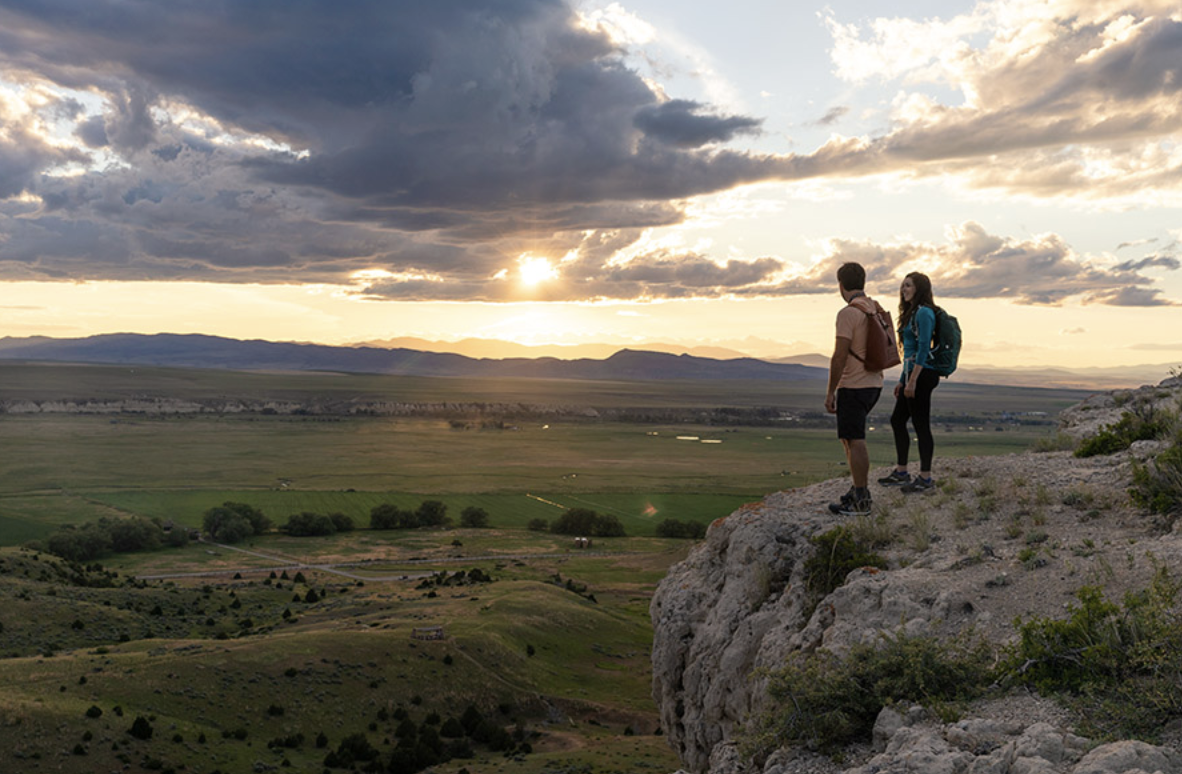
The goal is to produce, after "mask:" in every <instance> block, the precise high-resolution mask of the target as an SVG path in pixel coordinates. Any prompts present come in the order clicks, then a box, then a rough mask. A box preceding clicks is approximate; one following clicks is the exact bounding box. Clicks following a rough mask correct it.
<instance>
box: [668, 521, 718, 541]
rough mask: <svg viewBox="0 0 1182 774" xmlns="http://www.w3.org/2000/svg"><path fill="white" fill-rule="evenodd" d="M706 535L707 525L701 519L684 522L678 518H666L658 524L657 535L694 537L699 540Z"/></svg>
mask: <svg viewBox="0 0 1182 774" xmlns="http://www.w3.org/2000/svg"><path fill="white" fill-rule="evenodd" d="M705 536H706V525H705V524H703V523H702V522H700V521H684V522H683V521H678V520H677V519H665V520H664V521H662V522H661V523H660V524H658V525H657V537H668V538H694V539H695V540H697V539H701V538H704V537H705Z"/></svg>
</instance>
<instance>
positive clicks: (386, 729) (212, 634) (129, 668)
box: [0, 543, 684, 774]
mask: <svg viewBox="0 0 1182 774" xmlns="http://www.w3.org/2000/svg"><path fill="white" fill-rule="evenodd" d="M202 550H204V549H203V548H201V547H199V546H193V547H191V548H189V549H185V551H189V552H200V551H202ZM683 550H684V549H680V548H679V547H677V546H675V545H672V544H668V543H667V544H665V545H664V546H663V549H662V551H661V552H659V553H650V554H646V555H643V556H637V555H629V556H619V557H616V558H602V557H594V558H588V557H576V558H572V559H569V560H565V559H562V560H542V559H539V560H527V561H521V560H514V561H512V562H505V563H502V564H491V563H485V564H484V567H483V569H484V571H486V572H487V573H488V574H489V575H490V576H491V577H492V578H493V581H492V582H490V583H475V584H469V585H459V584H457V583H449V584H447V585H439V586H431V587H430V588H421V587H417V586H416V585H415V584H413V583H376V582H371V583H359V582H342V581H341V580H340V579H334V578H332V577H331V576H325V575H318V574H316V573H314V572H311V571H308V572H305V576H306V580H307V583H297V582H295V581H294V580H292V579H291V578H290V577H289V578H287V579H284V578H282V577H276V578H274V579H273V578H271V577H269V576H268V577H264V578H253V579H249V580H228V579H222V580H217V581H211V582H194V583H181V584H177V583H173V582H157V583H147V584H142V583H140V584H131V583H129V581H128V579H127V577H126V576H125V575H123V574H119V575H115V576H113V575H112V572H111V571H110V570H109V569H107V570H104V571H98V570H96V569H93V568H92V570H90V571H86V570H83V569H81V568H71V567H68V566H67V565H64V564H63V563H61V562H58V561H57V560H55V559H52V558H50V557H47V556H44V555H42V556H37V555H34V554H31V553H29V552H23V551H14V550H8V551H5V552H3V553H0V594H2V596H3V600H4V604H3V607H2V609H3V613H0V626H2V627H3V628H2V630H0V653H2V655H3V656H4V658H3V659H0V696H3V699H0V709H2V711H3V713H4V716H5V721H6V722H5V723H4V724H2V725H0V770H3V771H20V770H26V769H27V767H29V766H34V765H41V766H44V765H52V766H53V767H54V768H55V770H61V771H75V772H93V771H105V770H112V769H118V768H120V767H122V765H123V764H124V763H130V764H131V765H132V770H137V771H138V770H143V769H155V770H166V769H171V770H175V771H179V770H182V769H183V770H186V771H194V772H212V771H214V770H222V771H244V770H249V769H250V768H251V767H253V766H254V765H255V763H256V762H261V763H263V764H266V765H280V764H282V762H283V761H284V760H287V761H288V762H289V763H290V764H291V765H292V766H293V767H294V770H296V771H312V770H320V769H321V763H322V762H323V760H324V758H325V755H326V752H327V751H328V750H329V749H332V748H335V747H336V746H337V745H338V744H339V743H340V742H341V740H342V739H344V738H345V737H347V736H348V735H350V734H355V733H363V734H365V735H366V737H367V738H368V739H369V740H370V742H371V743H372V744H373V745H374V746H375V747H376V748H377V749H378V750H380V751H381V753H382V756H383V759H385V758H386V757H388V756H389V755H390V754H391V750H392V748H393V743H395V742H396V738H395V731H396V727H397V726H398V723H399V721H398V720H397V717H398V716H399V715H400V714H401V713H399V712H398V711H399V710H402V712H403V713H405V714H406V715H408V716H409V717H410V718H411V719H412V720H414V721H415V722H417V723H421V722H423V721H424V720H426V719H427V718H428V717H429V716H430V715H431V714H432V713H436V714H438V715H439V716H440V719H441V720H442V719H446V718H448V717H450V716H459V715H460V714H461V713H462V712H463V711H464V709H465V708H466V707H467V706H468V705H473V706H475V707H476V708H478V709H479V710H480V712H482V713H483V714H484V715H485V716H486V717H487V718H488V719H489V720H490V721H491V722H493V723H495V724H497V725H499V726H502V727H504V728H507V729H515V728H517V727H520V728H521V729H522V731H523V732H524V736H525V738H527V739H530V740H532V741H531V745H530V746H531V747H532V748H533V750H534V752H532V753H530V754H529V755H524V756H521V762H518V763H514V765H513V766H512V770H513V771H521V772H527V774H528V772H537V771H542V770H543V769H545V768H546V767H547V766H548V765H550V766H552V765H554V763H555V761H562V762H563V763H566V764H568V763H571V762H574V761H578V760H586V761H587V762H590V763H593V764H595V765H597V766H607V765H608V763H609V761H611V760H613V759H620V760H629V761H634V762H644V761H645V760H646V759H647V760H651V761H652V767H653V768H654V769H655V770H663V771H669V770H672V769H673V768H676V766H677V762H676V760H675V758H674V757H673V756H672V754H671V753H670V752H669V751H668V750H667V748H666V747H665V745H664V743H663V740H661V739H660V738H659V737H655V736H653V735H652V734H653V732H654V731H655V730H656V726H657V719H656V715H655V710H654V709H653V707H652V702H651V699H650V697H649V693H648V691H649V689H648V684H649V679H648V677H647V675H648V673H649V647H650V643H651V632H650V630H649V625H648V613H647V610H648V598H649V595H650V594H651V591H652V589H653V587H654V586H655V584H656V582H657V580H658V579H659V578H660V577H661V576H662V575H663V573H664V569H665V567H667V566H668V564H669V563H671V562H672V561H675V560H676V559H678V558H679V557H680V556H681V555H683ZM172 553H173V552H168V554H162V555H160V556H159V557H158V560H159V561H161V562H164V563H168V564H171V563H172V562H173V561H174V560H175V556H172V555H169V554H172ZM182 553H183V552H182ZM455 572H456V571H455V570H454V569H450V570H447V573H448V575H449V577H454V574H455ZM567 580H569V581H571V583H570V584H569V585H568V584H566V581H567ZM101 584H111V587H103V586H102V585H101ZM572 588H573V589H574V590H572ZM310 589H311V590H316V591H317V593H318V596H319V597H320V599H319V600H317V601H314V602H307V601H304V599H305V598H306V597H307V594H308V591H309V590H310ZM297 597H298V598H299V601H297ZM428 625H431V626H434V625H440V626H443V627H444V631H445V633H446V639H445V640H443V641H440V642H423V641H417V640H415V639H412V637H411V631H412V629H413V628H414V627H421V626H428ZM88 713H89V714H88ZM99 713H101V714H99ZM137 717H143V718H145V719H146V720H147V722H148V724H149V725H150V726H151V728H152V730H153V733H152V736H151V738H150V739H147V740H144V739H137V738H135V737H134V736H132V735H131V734H130V733H129V732H130V729H131V727H132V724H133V722H134V720H135V719H136V718H137ZM320 734H324V735H325V737H327V740H328V747H327V748H318V747H317V746H316V744H315V740H316V738H317V736H318V735H320ZM300 735H302V736H300ZM296 737H299V738H301V739H302V741H301V742H299V743H298V744H294V745H292V746H289V747H284V746H276V747H273V748H271V749H268V742H272V741H274V740H281V739H287V740H289V741H292V740H294V738H296ZM474 751H475V754H476V755H477V759H476V761H475V762H474V761H473V760H466V761H455V762H453V763H452V764H447V765H444V766H441V767H437V769H436V770H437V771H441V772H455V771H458V770H459V769H460V768H461V767H463V766H464V765H467V766H468V767H470V768H471V770H479V771H490V770H496V768H494V767H493V766H494V763H495V764H496V766H500V765H501V764H503V763H507V762H509V761H507V760H506V759H505V758H504V757H503V756H502V755H500V754H499V753H490V752H489V751H488V750H487V749H482V747H481V745H479V744H476V745H474ZM481 760H483V761H484V762H483V763H480V761H481ZM477 763H480V765H476V764H477ZM157 764H158V766H157ZM612 768H614V766H612ZM642 768H643V767H642ZM631 770H636V769H631Z"/></svg>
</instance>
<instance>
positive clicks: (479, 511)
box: [460, 505, 489, 529]
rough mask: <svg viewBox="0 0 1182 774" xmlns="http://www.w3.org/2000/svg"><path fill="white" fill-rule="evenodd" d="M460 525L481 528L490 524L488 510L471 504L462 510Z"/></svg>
mask: <svg viewBox="0 0 1182 774" xmlns="http://www.w3.org/2000/svg"><path fill="white" fill-rule="evenodd" d="M460 526H461V527H469V528H474V529H481V528H484V527H487V526H489V524H488V511H486V510H484V509H483V508H478V507H476V506H474V505H469V506H468V507H467V508H465V509H464V510H462V511H460Z"/></svg>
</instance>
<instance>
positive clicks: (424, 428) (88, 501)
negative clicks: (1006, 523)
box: [0, 414, 1049, 545]
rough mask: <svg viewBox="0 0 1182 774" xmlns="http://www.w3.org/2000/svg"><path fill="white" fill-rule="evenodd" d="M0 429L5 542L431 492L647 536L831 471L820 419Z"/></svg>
mask: <svg viewBox="0 0 1182 774" xmlns="http://www.w3.org/2000/svg"><path fill="white" fill-rule="evenodd" d="M969 427H974V428H976V427H978V426H968V425H950V426H949V428H950V430H949V431H947V432H939V433H938V436H937V443H938V452H939V454H941V455H945V456H955V457H963V456H971V455H981V454H1002V453H1010V452H1018V451H1022V450H1024V449H1026V448H1028V447H1029V445H1030V444H1031V443H1032V441H1033V440H1034V439H1035V438H1038V437H1041V436H1043V435H1045V434H1046V433H1047V432H1049V429H1048V428H1046V427H1043V426H1035V427H1031V426H1022V425H1012V424H1006V425H1003V424H996V425H993V426H987V429H984V430H981V429H969ZM999 428H1000V429H999ZM0 433H2V434H3V437H4V441H5V442H4V444H3V445H2V446H0V470H3V471H4V474H3V477H2V479H0V528H3V531H2V534H0V544H5V545H19V544H21V543H23V542H25V541H27V540H29V539H31V538H35V537H42V536H44V535H45V534H47V533H48V532H49V531H50V530H51V529H52V528H54V527H56V526H58V525H60V524H64V523H77V522H80V521H87V520H92V519H94V518H98V517H100V516H104V515H118V514H141V515H146V516H157V517H161V518H164V519H171V520H173V521H175V522H177V523H181V524H188V525H193V526H197V525H199V524H200V520H201V515H202V513H203V512H204V511H205V510H206V509H208V508H211V507H213V506H215V505H219V504H220V503H222V502H224V501H226V500H236V501H242V502H249V503H251V504H253V505H255V506H256V507H259V508H261V509H262V510H263V511H264V512H265V513H267V514H268V515H269V516H270V517H271V518H272V520H273V521H276V522H280V523H281V522H283V521H285V520H286V518H287V517H288V516H289V515H291V514H293V513H299V512H302V511H312V512H316V513H330V512H341V513H345V514H347V515H349V516H352V517H353V518H354V519H355V520H356V521H357V522H358V523H359V524H360V525H367V524H368V519H369V512H370V510H371V509H372V508H373V507H374V506H375V505H377V504H379V503H382V502H391V503H394V504H397V505H399V506H401V507H415V506H417V505H418V504H419V503H420V502H422V500H424V499H439V500H442V501H443V502H445V503H446V504H447V506H448V508H449V511H450V512H451V513H452V514H458V513H459V512H460V511H461V510H462V509H463V508H464V507H467V506H468V505H476V506H480V507H483V508H485V510H487V511H488V512H489V513H490V515H491V516H492V519H493V523H494V524H496V525H498V526H507V527H508V526H519V527H520V526H524V525H525V524H526V523H527V522H528V521H529V520H530V519H532V518H538V517H540V518H553V517H554V516H555V515H557V514H558V513H559V511H560V509H559V507H558V506H563V507H576V506H578V507H590V508H593V509H595V510H600V511H602V512H605V513H614V514H616V515H617V516H619V517H620V518H621V520H622V521H623V522H624V523H625V526H626V527H627V528H628V529H629V530H630V531H632V530H635V532H636V534H651V530H652V527H653V525H654V524H655V523H656V522H657V521H659V520H660V519H663V518H677V519H680V520H683V521H684V520H701V521H707V522H708V521H712V520H713V519H715V518H717V517H719V516H723V515H725V514H727V513H729V512H730V511H731V510H733V509H734V507H735V506H737V505H739V504H741V503H743V502H747V501H749V500H752V499H758V498H760V497H762V496H763V495H765V494H767V493H769V492H773V491H777V490H780V489H787V488H791V487H795V486H800V485H803V484H807V483H811V482H814V481H818V480H823V479H826V478H832V477H836V476H840V475H842V474H843V472H844V459H843V456H842V452H841V446H840V444H839V443H838V442H837V441H836V440H835V438H834V436H833V433H832V431H829V430H812V429H790V428H780V427H769V428H764V427H758V428H750V427H744V428H717V427H709V426H685V425H682V426H660V425H637V424H631V423H618V422H603V423H582V422H576V423H553V424H548V423H537V424H533V425H526V424H522V425H520V426H518V427H517V429H514V430H479V429H467V430H464V429H459V430H457V429H453V427H452V426H451V425H449V424H448V423H447V422H444V421H441V420H432V419H398V420H392V419H383V418H348V419H334V420H333V421H323V420H320V419H315V418H285V417H274V416H267V417H186V418H171V419H153V418H147V417H136V418H118V419H111V418H106V417H94V416H69V415H60V414H50V415H7V416H0ZM703 441H707V442H705V443H704V442H703ZM710 441H712V442H713V443H709V442H710ZM892 448H893V447H892V445H891V440H890V434H889V430H884V429H883V428H880V427H878V426H877V425H876V426H875V429H874V430H873V431H872V433H871V449H872V455H873V460H874V462H875V464H877V465H886V464H888V463H890V462H891V461H892V459H893V451H892ZM531 495H532V496H531ZM539 498H540V499H539ZM555 504H557V505H555ZM654 511H655V513H654Z"/></svg>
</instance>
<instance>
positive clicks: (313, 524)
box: [283, 511, 356, 537]
mask: <svg viewBox="0 0 1182 774" xmlns="http://www.w3.org/2000/svg"><path fill="white" fill-rule="evenodd" d="M354 529H356V525H355V524H354V523H353V519H352V517H350V516H346V515H345V514H343V513H330V514H328V515H325V514H323V513H309V512H307V511H304V512H303V513H296V514H292V515H291V516H289V517H288V518H287V524H285V525H284V526H283V531H284V532H286V533H287V534H289V535H291V536H292V537H320V536H325V535H335V534H337V533H338V532H352V531H353V530H354Z"/></svg>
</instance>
